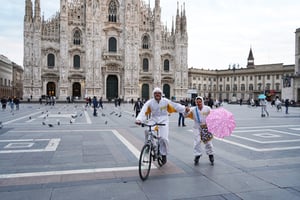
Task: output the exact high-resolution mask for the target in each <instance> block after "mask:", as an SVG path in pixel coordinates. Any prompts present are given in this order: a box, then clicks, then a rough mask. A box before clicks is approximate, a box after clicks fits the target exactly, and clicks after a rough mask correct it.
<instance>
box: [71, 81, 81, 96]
mask: <svg viewBox="0 0 300 200" xmlns="http://www.w3.org/2000/svg"><path fill="white" fill-rule="evenodd" d="M72 96H73V97H78V98H80V97H81V84H80V83H78V82H75V83H73V88H72Z"/></svg>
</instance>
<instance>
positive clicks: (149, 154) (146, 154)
mask: <svg viewBox="0 0 300 200" xmlns="http://www.w3.org/2000/svg"><path fill="white" fill-rule="evenodd" d="M141 125H142V127H144V126H147V127H148V131H147V135H146V136H147V138H146V141H145V144H144V146H143V148H142V150H141V153H140V159H139V175H140V178H141V179H142V180H143V181H144V180H146V179H147V178H148V176H149V173H150V169H151V162H152V160H153V161H155V160H156V159H157V162H158V165H159V166H162V165H163V164H164V163H163V162H162V157H161V155H160V152H159V140H160V137H159V131H158V126H164V125H165V124H158V123H155V124H152V125H148V124H141ZM152 127H155V128H154V130H153V129H152ZM155 132H156V134H155Z"/></svg>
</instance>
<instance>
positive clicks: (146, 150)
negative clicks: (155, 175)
mask: <svg viewBox="0 0 300 200" xmlns="http://www.w3.org/2000/svg"><path fill="white" fill-rule="evenodd" d="M150 168H151V146H150V145H149V144H145V145H144V146H143V148H142V151H141V154H140V160H139V175H140V178H141V179H142V180H143V181H144V180H146V179H147V178H148V176H149V173H150Z"/></svg>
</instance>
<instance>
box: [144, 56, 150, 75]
mask: <svg viewBox="0 0 300 200" xmlns="http://www.w3.org/2000/svg"><path fill="white" fill-rule="evenodd" d="M148 71H149V60H148V58H144V59H143V72H148Z"/></svg>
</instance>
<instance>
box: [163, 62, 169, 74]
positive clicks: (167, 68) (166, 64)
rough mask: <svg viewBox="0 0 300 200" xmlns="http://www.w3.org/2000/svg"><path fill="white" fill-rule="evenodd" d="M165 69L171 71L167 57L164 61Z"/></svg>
mask: <svg viewBox="0 0 300 200" xmlns="http://www.w3.org/2000/svg"><path fill="white" fill-rule="evenodd" d="M164 71H165V72H169V71H170V62H169V60H168V59H166V60H165V61H164Z"/></svg>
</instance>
